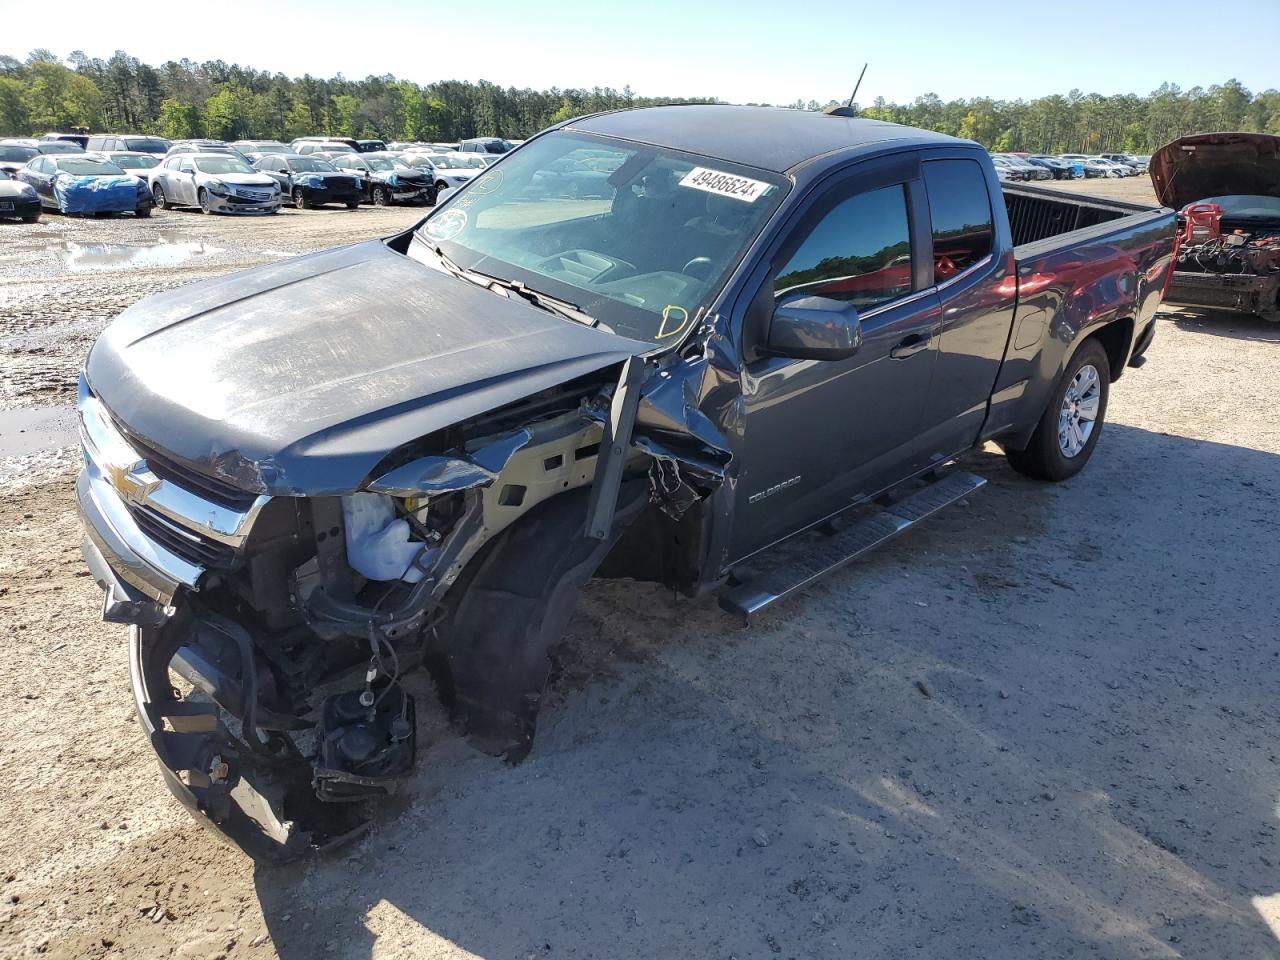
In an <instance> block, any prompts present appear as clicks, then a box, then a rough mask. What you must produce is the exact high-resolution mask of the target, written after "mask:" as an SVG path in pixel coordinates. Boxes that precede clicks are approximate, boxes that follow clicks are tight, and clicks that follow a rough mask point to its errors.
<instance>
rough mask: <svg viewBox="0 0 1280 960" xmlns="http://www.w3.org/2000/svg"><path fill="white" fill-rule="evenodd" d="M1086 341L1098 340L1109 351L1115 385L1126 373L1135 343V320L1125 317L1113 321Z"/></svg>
mask: <svg viewBox="0 0 1280 960" xmlns="http://www.w3.org/2000/svg"><path fill="white" fill-rule="evenodd" d="M1085 339H1086V340H1097V341H1098V342H1099V343H1100V344H1102V349H1104V350H1106V351H1107V361H1108V366H1110V368H1111V371H1110V372H1111V381H1112V382H1113V383H1114V382H1115V381H1116V380H1119V379H1120V374H1122V373H1123V372H1124V365H1125V361H1126V360H1128V359H1129V346H1130V344H1132V343H1133V318H1132V317H1124V318H1123V319H1120V320H1113V321H1112V322H1111V323H1108V324H1107V325H1106V326H1103V327H1100V328H1099V329H1098V330H1096V331H1095V332H1093V333H1091V334H1089V336H1088V337H1086V338H1085ZM1082 342H1083V341H1082Z"/></svg>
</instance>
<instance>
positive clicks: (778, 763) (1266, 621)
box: [256, 424, 1280, 960]
mask: <svg viewBox="0 0 1280 960" xmlns="http://www.w3.org/2000/svg"><path fill="white" fill-rule="evenodd" d="M969 466H970V469H973V470H975V471H976V472H979V473H981V474H983V475H984V476H986V477H988V478H989V481H990V485H991V487H992V488H994V489H988V490H984V491H981V492H979V493H977V494H975V495H974V496H973V497H972V498H971V500H970V502H969V503H968V505H967V506H959V507H957V508H953V509H952V510H951V511H950V512H949V513H947V514H945V515H944V516H943V517H941V518H939V519H938V520H937V522H935V523H933V524H931V525H926V526H925V527H923V528H922V529H921V530H919V531H918V532H913V533H912V534H911V535H910V536H909V537H907V538H904V539H902V540H900V541H898V542H896V543H894V544H891V545H890V546H888V547H886V548H885V549H883V550H882V551H881V552H879V553H877V554H875V555H873V556H871V557H869V558H868V559H866V560H864V561H861V562H859V563H857V564H855V565H853V566H851V567H850V568H848V569H846V570H844V571H842V572H840V573H839V574H836V575H834V576H832V577H829V578H828V579H827V580H825V581H823V582H822V583H821V584H819V585H817V586H815V587H813V588H811V589H809V590H807V591H805V592H804V593H803V594H801V595H800V596H799V597H796V598H794V599H793V600H792V601H791V602H789V603H787V604H785V605H784V606H783V607H781V608H780V609H777V610H775V611H771V612H768V613H766V614H765V615H763V616H762V617H761V618H760V619H759V620H758V622H757V623H756V624H755V625H753V626H752V627H751V628H749V629H742V628H741V627H739V626H738V625H736V624H735V623H734V622H733V621H730V620H728V619H727V618H725V617H724V616H723V615H722V614H720V613H719V611H718V610H717V609H716V608H715V605H714V602H712V601H700V602H691V601H676V600H673V599H672V598H671V596H670V594H669V593H666V592H664V591H662V590H660V589H657V588H654V587H650V586H647V585H637V584H629V583H610V584H603V583H602V584H595V585H593V586H592V588H591V589H590V590H589V591H588V595H587V596H586V597H585V598H584V601H583V603H582V605H581V608H580V612H579V615H578V616H577V617H576V619H575V621H574V624H573V628H572V631H571V634H570V637H569V638H568V639H567V641H566V649H565V651H563V654H562V657H561V659H562V661H563V662H564V664H565V666H564V669H563V672H562V675H561V677H560V679H559V680H558V681H557V683H556V685H555V687H554V689H553V692H552V696H551V698H550V700H551V702H550V703H549V704H548V706H547V707H546V709H545V711H544V714H543V719H542V725H541V729H540V731H539V739H538V742H537V744H536V745H535V748H534V751H533V753H532V754H531V756H530V757H529V759H528V760H527V761H526V762H525V763H524V764H522V765H521V766H518V767H508V766H505V765H503V764H501V763H500V762H498V761H495V760H493V759H491V758H488V757H484V756H482V755H480V754H478V753H475V752H474V751H472V750H471V749H470V748H468V747H467V746H465V744H463V743H462V742H461V741H460V740H458V739H457V738H456V737H455V736H453V735H452V734H444V735H439V736H437V737H436V738H435V740H434V742H433V743H431V744H430V745H429V746H427V748H426V749H425V750H423V751H422V752H421V754H420V757H419V764H420V768H421V771H422V772H421V774H420V775H419V776H418V777H417V779H416V780H415V781H414V782H413V783H412V784H411V785H410V788H409V791H408V796H409V798H410V799H409V800H408V801H407V802H406V804H405V807H404V809H402V810H401V811H400V813H399V816H398V819H390V818H389V817H388V819H386V820H385V821H383V822H382V824H381V825H380V826H379V827H378V828H377V830H376V831H375V832H374V833H373V834H372V835H370V836H369V837H368V838H366V839H365V840H364V841H363V842H361V843H360V844H359V845H358V846H356V847H355V848H353V849H351V850H349V851H346V852H345V854H343V855H339V856H336V857H333V858H330V859H325V860H319V861H314V862H311V863H309V864H305V865H302V866H297V867H293V868H288V869H266V868H264V869H260V870H259V871H258V873H257V876H256V883H257V894H258V897H259V899H260V901H261V905H262V909H263V912H264V914H265V916H266V919H267V922H268V925H269V929H270V933H271V937H272V941H273V943H274V945H275V947H276V949H277V950H278V951H279V954H280V956H281V957H284V958H286V960H304V958H305V960H311V958H313V957H315V956H320V955H323V956H337V957H350V958H365V957H373V956H379V957H401V956H409V955H412V956H419V955H421V956H428V955H430V956H458V957H463V956H475V957H483V958H486V960H491V958H492V960H496V958H527V957H538V958H541V957H583V958H587V957H590V958H596V957H656V956H688V957H723V958H727V957H731V956H736V957H740V958H745V957H771V956H775V955H777V956H792V957H806V958H809V957H832V958H837V957H838V958H845V957H848V956H852V955H859V956H866V955H870V956H935V957H946V956H957V957H967V956H973V957H979V956H1010V957H1016V956H1024V957H1030V956H1061V955H1065V954H1069V953H1073V952H1081V953H1083V952H1089V951H1096V952H1097V953H1099V954H1100V955H1104V956H1108V957H1138V956H1143V957H1149V956H1156V957H1174V956H1182V955H1186V956H1222V957H1227V956H1231V957H1242V956H1277V955H1280V945H1278V943H1277V940H1276V934H1275V933H1273V930H1276V929H1277V928H1280V918H1278V917H1277V913H1276V908H1275V906H1274V905H1269V904H1275V902H1276V901H1275V900H1267V899H1266V898H1269V897H1274V896H1275V895H1276V894H1277V889H1278V888H1280V874H1278V873H1277V871H1276V869H1275V866H1274V865H1275V864H1276V862H1277V858H1280V843H1278V841H1277V827H1280V823H1278V822H1277V818H1278V816H1280V810H1278V808H1277V800H1278V798H1280V766H1278V765H1277V758H1276V748H1275V743H1276V741H1277V738H1278V737H1280V719H1278V718H1277V714H1276V711H1275V709H1274V701H1275V678H1276V671H1277V664H1278V663H1280V661H1277V659H1276V656H1277V651H1280V646H1277V643H1276V637H1277V636H1280V622H1277V621H1278V614H1277V612H1276V607H1275V605H1274V603H1271V602H1270V601H1267V600H1264V599H1263V598H1266V597H1272V598H1273V597H1274V595H1275V593H1274V591H1275V582H1274V581H1275V565H1274V557H1275V543H1276V537H1277V534H1278V533H1280V520H1278V519H1277V515H1278V513H1280V511H1277V510H1276V493H1275V491H1276V490H1277V489H1280V456H1276V455H1274V454H1270V453H1265V452H1260V451H1256V450H1249V449H1244V448H1241V447H1233V446H1228V445H1223V444H1216V443H1208V442H1197V441H1192V440H1188V439H1186V438H1181V437H1172V436H1166V435H1162V434H1158V433H1154V432H1149V431H1145V430H1141V429H1137V428H1133V427H1127V426H1123V425H1115V424H1110V425H1108V427H1107V433H1106V434H1104V437H1103V440H1102V444H1101V446H1100V449H1099V456H1098V457H1096V458H1095V459H1094V461H1093V463H1092V464H1091V465H1090V467H1089V469H1088V470H1087V471H1085V473H1083V474H1081V475H1080V476H1079V477H1077V478H1075V479H1074V480H1072V481H1069V482H1067V483H1065V484H1062V485H1058V486H1049V485H1043V484H1035V483H1031V482H1029V481H1026V480H1023V479H1021V478H1019V477H1017V476H1015V475H1014V474H1012V473H1011V472H1010V471H1009V470H1008V469H1007V467H1006V466H1005V465H1004V461H1003V459H1002V458H1001V457H999V456H998V455H995V454H993V453H990V452H983V453H978V454H975V455H974V456H973V458H972V460H971V463H970V464H969ZM1267 557H1271V558H1273V561H1272V562H1271V563H1267V562H1265V560H1264V558H1267ZM1260 561H1262V562H1260ZM1255 904H1256V905H1255ZM1268 918H1270V922H1271V923H1272V924H1273V926H1272V927H1270V928H1269V927H1268ZM921 951H923V953H922V952H921Z"/></svg>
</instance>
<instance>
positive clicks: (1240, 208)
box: [1196, 194, 1280, 219]
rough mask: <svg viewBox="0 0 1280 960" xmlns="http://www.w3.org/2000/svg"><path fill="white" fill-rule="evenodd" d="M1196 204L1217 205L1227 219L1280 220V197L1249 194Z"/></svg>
mask: <svg viewBox="0 0 1280 960" xmlns="http://www.w3.org/2000/svg"><path fill="white" fill-rule="evenodd" d="M1196 203H1216V204H1217V205H1218V206H1220V207H1221V208H1222V214H1223V216H1227V217H1267V218H1270V219H1276V218H1280V197H1261V196H1251V195H1248V194H1245V195H1242V196H1238V197H1207V198H1205V199H1204V200H1197V201H1196Z"/></svg>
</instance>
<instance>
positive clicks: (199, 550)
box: [129, 505, 236, 570]
mask: <svg viewBox="0 0 1280 960" xmlns="http://www.w3.org/2000/svg"><path fill="white" fill-rule="evenodd" d="M129 513H130V514H131V515H132V516H133V519H134V521H135V522H136V523H137V524H138V528H139V529H140V530H141V531H142V532H143V533H145V534H146V535H147V536H148V537H150V538H151V539H152V540H155V541H156V542H157V543H159V544H160V545H161V546H163V547H164V548H165V549H167V550H169V551H170V552H171V553H175V554H177V555H178V556H179V557H181V558H182V559H183V560H186V561H187V562H188V563H194V564H195V565H197V566H200V567H204V568H206V569H208V570H229V569H230V568H231V567H232V566H233V565H234V563H235V555H236V552H235V550H233V549H232V548H231V547H228V546H226V545H224V544H221V543H215V542H214V541H212V540H207V539H205V538H204V537H202V536H200V535H199V534H197V533H194V532H192V531H190V530H187V529H184V528H183V527H180V526H178V525H177V524H175V523H173V522H171V521H170V520H167V519H166V518H164V517H162V516H161V515H160V514H158V513H156V512H155V511H154V510H151V509H150V508H148V507H137V506H133V505H130V507H129Z"/></svg>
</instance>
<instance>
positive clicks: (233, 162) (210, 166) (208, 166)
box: [191, 157, 258, 173]
mask: <svg viewBox="0 0 1280 960" xmlns="http://www.w3.org/2000/svg"><path fill="white" fill-rule="evenodd" d="M191 162H192V163H194V164H195V165H196V169H197V170H199V171H200V172H201V173H257V172H258V171H256V170H254V169H253V167H251V166H249V165H248V164H247V163H245V162H244V161H243V160H237V159H236V158H235V157H200V158H198V159H195V160H192V161H191Z"/></svg>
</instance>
